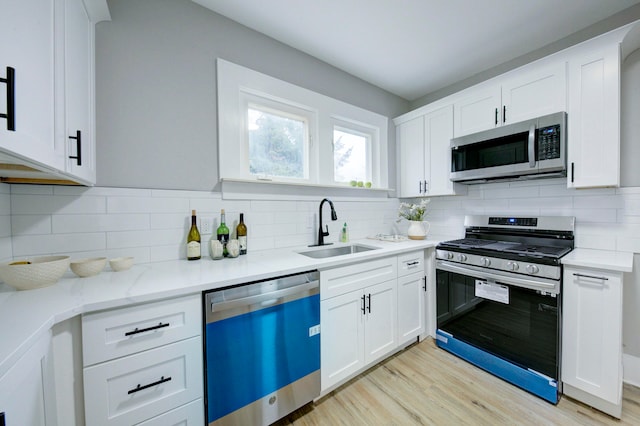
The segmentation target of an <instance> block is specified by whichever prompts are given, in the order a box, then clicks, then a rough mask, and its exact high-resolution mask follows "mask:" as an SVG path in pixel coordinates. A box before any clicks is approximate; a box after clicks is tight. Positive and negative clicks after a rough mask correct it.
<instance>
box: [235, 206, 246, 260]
mask: <svg viewBox="0 0 640 426" xmlns="http://www.w3.org/2000/svg"><path fill="white" fill-rule="evenodd" d="M236 236H237V237H238V244H240V254H247V225H245V223H244V213H240V223H238V226H237V227H236Z"/></svg>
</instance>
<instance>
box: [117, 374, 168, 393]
mask: <svg viewBox="0 0 640 426" xmlns="http://www.w3.org/2000/svg"><path fill="white" fill-rule="evenodd" d="M170 380H171V376H169V377H164V376H162V377H160V380H158V381H157V382H153V383H149V384H148V385H144V386H141V385H140V384H139V383H138V386H136V387H135V388H133V389H131V390H130V391H129V392H127V394H128V395H131V394H132V393H136V392H140V391H141V390H145V389H149V388H152V387H154V386H158V385H161V384H163V383H166V382H168V381H170Z"/></svg>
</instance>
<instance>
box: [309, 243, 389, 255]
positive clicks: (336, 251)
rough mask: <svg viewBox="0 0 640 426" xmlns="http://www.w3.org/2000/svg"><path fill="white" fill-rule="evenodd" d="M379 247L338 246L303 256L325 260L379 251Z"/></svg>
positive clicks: (312, 251)
mask: <svg viewBox="0 0 640 426" xmlns="http://www.w3.org/2000/svg"><path fill="white" fill-rule="evenodd" d="M377 249H378V247H369V246H365V245H362V244H351V245H348V246H336V247H330V248H323V249H317V250H309V251H301V252H299V253H300V254H301V255H303V256H307V257H313V258H314V259H325V258H327V257H334V256H344V255H347V254H355V253H362V252H365V251H370V250H377Z"/></svg>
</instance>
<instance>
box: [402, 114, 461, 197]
mask: <svg viewBox="0 0 640 426" xmlns="http://www.w3.org/2000/svg"><path fill="white" fill-rule="evenodd" d="M396 125H397V143H398V147H399V148H398V151H399V167H398V169H399V175H400V197H401V198H408V197H424V196H435V195H453V194H456V193H458V192H459V191H460V189H461V187H460V186H459V185H457V184H456V185H454V184H453V182H451V181H450V180H449V172H450V171H451V148H450V142H451V138H452V137H453V106H452V105H447V106H445V107H442V108H439V109H436V110H434V111H430V112H426V113H424V114H422V115H419V116H417V117H415V118H411V119H409V120H407V121H403V120H402V119H401V118H399V119H396Z"/></svg>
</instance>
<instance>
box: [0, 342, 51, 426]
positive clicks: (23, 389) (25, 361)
mask: <svg viewBox="0 0 640 426" xmlns="http://www.w3.org/2000/svg"><path fill="white" fill-rule="evenodd" d="M49 342H50V336H46V337H43V338H41V339H40V340H38V342H36V343H35V344H34V346H33V347H31V348H30V349H29V351H28V352H27V353H26V354H24V355H23V356H22V358H20V359H19V360H18V362H17V363H16V364H15V365H14V366H13V367H11V369H9V371H8V372H7V373H6V374H5V375H4V376H2V377H0V413H4V415H5V418H4V421H5V422H6V424H7V425H8V426H12V425H16V426H17V425H20V426H45V425H46V424H47V419H46V417H47V414H46V411H45V383H44V381H43V376H46V373H45V372H44V364H45V362H44V360H45V357H46V356H47V353H48V348H49Z"/></svg>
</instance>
